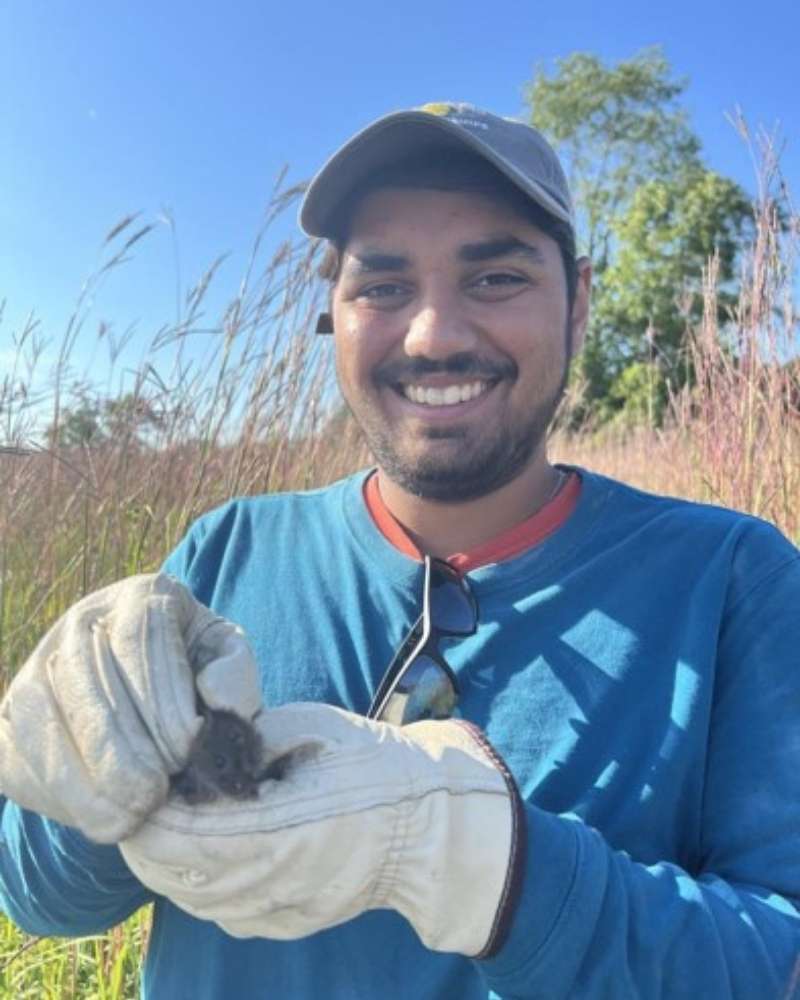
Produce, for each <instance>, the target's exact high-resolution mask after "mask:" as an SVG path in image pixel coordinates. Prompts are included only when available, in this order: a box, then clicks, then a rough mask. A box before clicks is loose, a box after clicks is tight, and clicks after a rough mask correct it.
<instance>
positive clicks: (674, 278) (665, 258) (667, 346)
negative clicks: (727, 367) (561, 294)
mask: <svg viewBox="0 0 800 1000" xmlns="http://www.w3.org/2000/svg"><path fill="white" fill-rule="evenodd" d="M751 219H752V210H751V207H750V203H749V201H748V200H747V198H746V197H745V196H744V193H743V192H742V190H741V188H740V187H739V185H738V184H736V183H734V182H733V181H731V180H729V179H728V178H726V177H722V176H720V175H719V174H717V173H714V172H713V171H711V170H706V169H704V168H702V167H699V166H692V167H691V168H688V169H685V170H683V171H681V172H680V173H679V174H678V175H677V176H676V177H674V178H670V179H667V180H663V179H662V180H652V181H649V182H648V183H646V184H642V185H641V186H640V187H639V188H638V189H637V190H636V191H635V192H634V194H633V197H632V198H631V200H630V203H629V205H628V208H627V211H626V212H625V213H624V214H623V215H621V216H620V217H619V218H618V219H617V220H615V222H614V226H613V231H614V234H615V237H616V239H615V244H616V253H615V255H614V259H613V261H612V262H611V263H610V264H609V266H608V267H607V268H606V270H605V272H604V273H603V275H602V286H601V287H600V288H599V289H598V294H597V296H596V300H595V326H596V327H597V328H598V330H600V331H602V332H604V333H605V335H606V339H609V338H610V337H613V338H614V339H615V340H616V344H617V351H618V360H617V363H616V364H612V370H614V369H616V370H618V369H619V368H620V366H621V365H625V364H627V363H632V362H636V361H640V360H647V359H649V358H651V357H652V356H653V355H655V356H656V357H657V358H658V360H659V363H660V364H661V365H662V366H665V368H666V371H667V374H669V375H670V376H671V377H672V378H673V379H674V378H677V377H679V372H680V369H681V366H682V363H683V362H682V357H681V354H682V351H681V348H682V344H683V339H684V332H685V329H686V321H687V319H688V320H689V321H691V322H692V323H698V322H699V321H700V319H701V318H702V314H703V302H702V275H703V268H704V267H705V265H706V262H707V260H708V258H709V257H710V256H711V255H712V254H713V253H716V254H717V256H718V260H719V271H718V276H719V284H720V287H721V291H720V292H719V293H718V308H719V322H720V324H724V323H725V321H726V320H727V318H728V316H729V311H730V309H731V308H732V306H733V303H734V297H733V296H732V295H731V294H730V293H729V292H727V291H726V285H728V284H729V283H730V282H731V280H732V279H733V277H734V268H735V263H736V259H737V253H738V250H739V248H740V246H741V245H742V239H743V237H744V234H745V231H746V229H747V227H748V223H749V222H750V220H751ZM609 360H612V359H609Z"/></svg>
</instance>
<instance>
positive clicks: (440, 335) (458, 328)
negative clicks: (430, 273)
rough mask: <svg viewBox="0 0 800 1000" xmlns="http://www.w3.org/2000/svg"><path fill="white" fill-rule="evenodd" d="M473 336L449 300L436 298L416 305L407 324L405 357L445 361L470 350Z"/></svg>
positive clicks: (447, 298)
mask: <svg viewBox="0 0 800 1000" xmlns="http://www.w3.org/2000/svg"><path fill="white" fill-rule="evenodd" d="M477 340H478V337H477V333H476V331H475V329H474V327H473V325H472V324H471V323H470V322H469V320H468V319H467V317H466V316H465V315H464V314H463V312H462V310H461V309H459V307H458V304H457V303H456V302H455V301H453V298H452V297H449V296H443V295H437V296H436V297H435V298H434V297H430V298H428V299H427V300H425V301H423V302H420V304H419V308H418V309H417V310H416V311H415V312H414V315H413V316H412V317H411V320H410V322H409V325H408V331H407V333H406V337H405V350H406V354H408V355H409V356H411V357H426V358H446V357H449V356H450V355H451V354H457V353H460V352H462V351H470V350H474V348H475V347H476V345H477Z"/></svg>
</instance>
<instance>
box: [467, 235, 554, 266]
mask: <svg viewBox="0 0 800 1000" xmlns="http://www.w3.org/2000/svg"><path fill="white" fill-rule="evenodd" d="M458 256H459V258H460V259H461V260H466V261H469V262H470V263H472V264H478V263H481V262H482V261H485V260H494V259H495V257H511V256H514V257H528V258H529V259H531V260H534V261H536V263H537V264H543V263H544V254H543V253H542V251H541V250H540V249H539V247H537V246H535V245H533V244H531V243H525V242H523V241H522V240H520V239H518V238H517V237H516V236H498V237H495V238H492V239H488V240H482V241H481V242H480V243H465V244H464V245H463V246H462V247H460V248H459V251H458Z"/></svg>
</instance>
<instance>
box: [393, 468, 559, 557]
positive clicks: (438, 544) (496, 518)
mask: <svg viewBox="0 0 800 1000" xmlns="http://www.w3.org/2000/svg"><path fill="white" fill-rule="evenodd" d="M560 479H561V474H560V473H559V472H558V470H557V469H555V468H553V466H551V465H550V464H549V462H548V461H547V458H546V456H544V455H543V456H541V458H539V459H538V460H537V461H535V462H533V463H531V465H530V466H528V468H526V469H525V470H524V472H523V473H522V474H521V475H519V476H517V478H516V479H513V480H512V481H511V482H509V483H506V484H505V486H502V487H500V489H498V490H495V491H494V492H492V493H490V494H488V495H487V496H484V497H479V498H478V499H476V500H468V501H465V502H461V503H443V502H440V501H434V500H426V499H424V498H422V497H418V496H415V495H414V494H412V493H409V492H407V491H406V490H404V489H403V488H402V487H400V486H398V485H397V484H396V483H395V482H393V481H392V480H391V479H390V478H389V477H388V476H387V475H386V474H385V473H384V472H383V471H382V470H381V469H379V470H378V487H379V489H380V492H381V499H382V500H383V502H384V504H385V505H386V507H387V508H388V510H389V511H390V512H391V514H392V516H393V517H394V518H395V519H396V520H397V521H399V522H400V524H401V525H402V526H403V527H404V528H405V530H406V531H407V533H408V534H409V535H410V537H411V538H412V539H413V540H414V542H415V543H416V545H417V547H418V548H419V549H420V551H422V552H427V553H428V554H429V555H432V556H438V557H439V558H446V557H447V556H450V555H452V554H453V553H454V552H469V551H470V550H471V549H474V548H477V546H479V545H483V544H484V543H485V542H488V541H490V540H491V539H492V538H495V537H497V536H498V535H499V534H501V532H503V531H507V530H508V529H509V528H513V527H515V526H516V525H518V524H521V523H522V522H523V521H525V520H526V519H527V518H529V517H531V516H532V515H533V514H535V513H536V511H537V510H539V509H540V508H541V507H543V506H544V505H545V504H546V503H547V502H548V501H549V500H550V499H551V498H552V496H553V495H554V493H555V492H556V490H557V489H558V486H559V485H560Z"/></svg>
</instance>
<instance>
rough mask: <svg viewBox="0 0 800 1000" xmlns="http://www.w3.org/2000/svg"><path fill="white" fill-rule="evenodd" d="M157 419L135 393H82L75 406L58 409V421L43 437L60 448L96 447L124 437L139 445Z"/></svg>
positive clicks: (155, 424)
mask: <svg viewBox="0 0 800 1000" xmlns="http://www.w3.org/2000/svg"><path fill="white" fill-rule="evenodd" d="M158 423H159V417H158V415H157V414H156V413H155V412H154V411H153V410H152V409H151V407H150V406H149V405H148V403H147V402H146V401H145V400H144V399H142V398H140V397H138V396H136V395H135V394H134V393H126V394H125V395H123V396H120V397H119V398H118V399H112V398H108V399H101V398H99V397H94V396H91V395H89V394H87V393H82V394H80V396H79V399H78V402H77V403H76V404H75V405H74V406H71V407H67V408H65V409H64V410H62V411H61V414H60V417H59V421H58V425H57V426H56V425H55V424H53V425H51V426H50V427H48V428H47V431H46V437H47V441H48V444H49V445H50V447H60V448H84V447H85V448H96V447H99V446H100V445H102V444H105V443H106V442H108V441H110V440H115V441H119V440H120V439H124V438H129V439H130V441H131V443H133V444H137V445H141V444H144V443H145V441H146V437H147V432H148V431H149V430H152V429H153V428H154V427H156V426H157V425H158Z"/></svg>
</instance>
